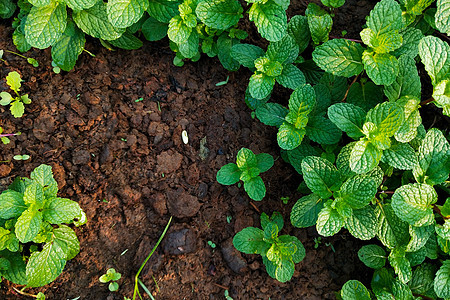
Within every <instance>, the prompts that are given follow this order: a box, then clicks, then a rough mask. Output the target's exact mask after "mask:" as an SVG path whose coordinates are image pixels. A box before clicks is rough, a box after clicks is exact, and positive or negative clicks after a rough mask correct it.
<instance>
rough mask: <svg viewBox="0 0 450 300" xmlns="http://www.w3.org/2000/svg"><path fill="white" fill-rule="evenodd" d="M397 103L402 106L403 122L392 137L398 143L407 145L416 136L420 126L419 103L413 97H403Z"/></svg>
mask: <svg viewBox="0 0 450 300" xmlns="http://www.w3.org/2000/svg"><path fill="white" fill-rule="evenodd" d="M397 103H398V104H399V105H401V106H403V114H404V116H405V121H404V122H403V124H402V125H401V126H400V128H399V129H398V130H397V132H396V133H395V135H394V136H395V139H396V140H397V141H399V142H402V143H409V142H411V141H412V140H413V139H414V138H415V137H416V136H417V133H418V129H419V126H420V125H421V124H422V118H421V117H420V112H419V104H420V101H419V99H417V98H414V97H409V96H404V97H402V98H400V99H399V100H398V101H397Z"/></svg>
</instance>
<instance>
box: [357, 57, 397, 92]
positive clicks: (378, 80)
mask: <svg viewBox="0 0 450 300" xmlns="http://www.w3.org/2000/svg"><path fill="white" fill-rule="evenodd" d="M362 60H363V63H364V69H365V70H366V72H367V75H368V76H369V78H370V79H372V80H373V82H374V83H375V84H377V85H390V84H392V83H393V82H394V80H395V78H396V77H397V75H398V72H399V66H398V61H397V59H396V58H395V57H394V56H393V55H391V54H388V53H373V52H369V51H367V50H366V51H364V52H363V55H362Z"/></svg>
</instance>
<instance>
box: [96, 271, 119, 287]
mask: <svg viewBox="0 0 450 300" xmlns="http://www.w3.org/2000/svg"><path fill="white" fill-rule="evenodd" d="M120 278H122V274H120V273H119V272H116V270H115V269H114V268H109V269H108V270H107V271H106V274H103V275H102V276H100V278H99V279H98V280H99V281H100V282H101V283H108V282H109V285H108V289H109V290H110V291H111V292H116V291H117V290H119V284H118V283H117V282H116V281H117V280H119V279H120Z"/></svg>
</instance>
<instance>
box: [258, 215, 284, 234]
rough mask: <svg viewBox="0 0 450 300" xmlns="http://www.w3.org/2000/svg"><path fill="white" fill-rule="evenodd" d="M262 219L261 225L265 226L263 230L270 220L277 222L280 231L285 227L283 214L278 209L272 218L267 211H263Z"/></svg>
mask: <svg viewBox="0 0 450 300" xmlns="http://www.w3.org/2000/svg"><path fill="white" fill-rule="evenodd" d="M260 220H261V227H262V228H263V230H264V229H265V228H266V226H267V225H268V224H269V223H270V222H272V223H275V224H276V225H277V227H278V231H281V229H283V227H284V221H283V216H282V215H281V214H280V213H279V212H277V211H275V212H273V213H272V216H271V217H270V218H269V216H268V215H267V214H266V213H262V214H261V216H260Z"/></svg>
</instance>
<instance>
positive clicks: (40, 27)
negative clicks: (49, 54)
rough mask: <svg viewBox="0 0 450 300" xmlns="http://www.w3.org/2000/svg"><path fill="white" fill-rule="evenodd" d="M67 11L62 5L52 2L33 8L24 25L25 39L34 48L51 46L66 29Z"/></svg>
mask: <svg viewBox="0 0 450 300" xmlns="http://www.w3.org/2000/svg"><path fill="white" fill-rule="evenodd" d="M66 19H67V11H66V7H65V5H64V4H62V3H58V2H52V3H51V4H49V5H47V6H43V7H37V6H33V7H32V8H31V10H30V13H29V14H28V16H27V19H26V23H25V38H26V39H27V42H28V43H29V44H30V45H31V46H32V47H35V48H39V49H45V48H47V47H49V46H51V45H53V44H54V43H55V42H56V41H57V40H58V39H59V38H60V37H61V35H62V33H63V32H64V30H65V29H66V24H67V20H66Z"/></svg>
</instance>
